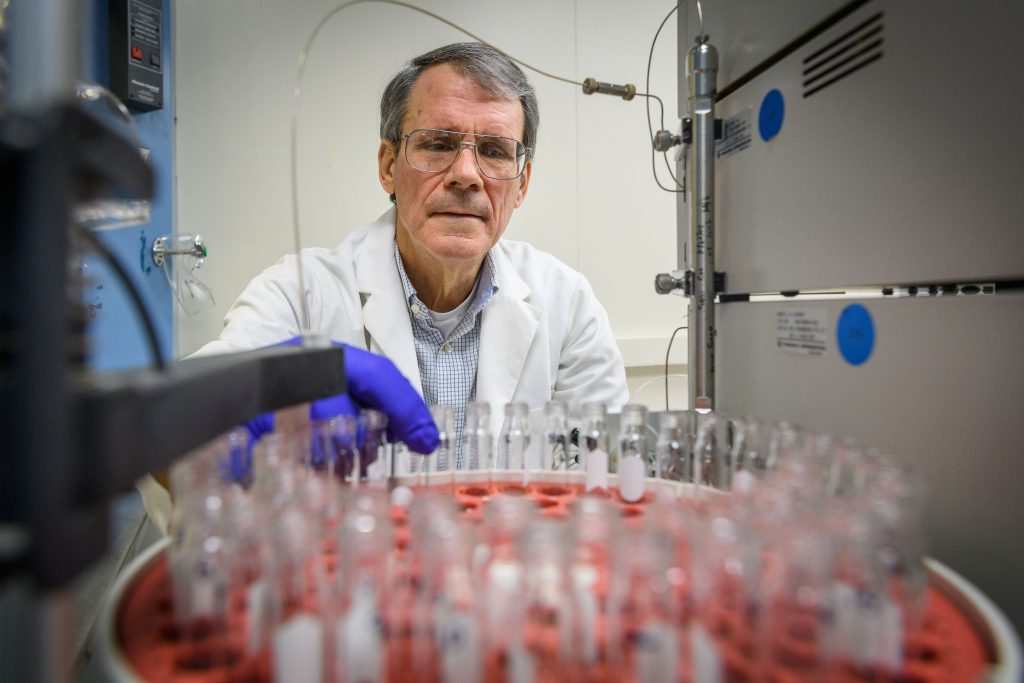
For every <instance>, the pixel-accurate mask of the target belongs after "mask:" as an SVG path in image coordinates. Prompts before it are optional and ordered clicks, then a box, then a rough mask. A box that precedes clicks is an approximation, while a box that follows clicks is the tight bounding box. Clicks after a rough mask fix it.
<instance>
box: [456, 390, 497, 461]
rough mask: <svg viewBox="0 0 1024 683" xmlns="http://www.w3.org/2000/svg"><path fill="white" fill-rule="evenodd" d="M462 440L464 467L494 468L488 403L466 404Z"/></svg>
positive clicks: (472, 402)
mask: <svg viewBox="0 0 1024 683" xmlns="http://www.w3.org/2000/svg"><path fill="white" fill-rule="evenodd" d="M462 442H463V446H462V461H463V463H464V466H465V468H466V469H470V470H488V471H489V470H491V469H493V468H494V443H493V440H492V438H491V406H490V404H489V403H486V402H482V401H471V402H470V403H467V404H466V426H465V429H464V431H463V435H462Z"/></svg>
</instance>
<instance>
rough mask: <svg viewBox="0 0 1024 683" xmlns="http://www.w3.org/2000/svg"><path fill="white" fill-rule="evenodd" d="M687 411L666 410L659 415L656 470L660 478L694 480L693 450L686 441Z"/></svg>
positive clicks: (657, 476)
mask: <svg viewBox="0 0 1024 683" xmlns="http://www.w3.org/2000/svg"><path fill="white" fill-rule="evenodd" d="M687 417H688V416H687V414H686V413H678V412H669V411H665V412H664V413H661V414H660V415H658V440H657V442H656V443H655V448H654V453H655V456H654V468H653V469H654V471H653V472H651V473H650V474H651V475H652V476H654V477H656V478H658V479H671V480H672V481H693V480H694V478H693V452H692V451H691V449H690V448H689V445H688V444H687V442H686V433H687V430H686V428H685V427H686V422H685V420H686V418H687Z"/></svg>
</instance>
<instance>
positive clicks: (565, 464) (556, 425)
mask: <svg viewBox="0 0 1024 683" xmlns="http://www.w3.org/2000/svg"><path fill="white" fill-rule="evenodd" d="M569 460H570V455H569V407H568V405H567V404H566V402H565V401H560V400H553V401H548V402H547V404H546V405H545V406H544V467H545V469H548V470H555V471H558V472H566V471H568V470H569V465H570V462H569Z"/></svg>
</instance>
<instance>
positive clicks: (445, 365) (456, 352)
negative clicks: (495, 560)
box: [395, 242, 499, 469]
mask: <svg viewBox="0 0 1024 683" xmlns="http://www.w3.org/2000/svg"><path fill="white" fill-rule="evenodd" d="M395 264H396V265H397V266H398V275H399V277H400V278H401V279H402V289H403V290H404V291H405V299H406V302H407V303H408V309H409V320H410V321H411V322H412V336H413V340H414V343H415V346H416V364H417V365H418V366H419V369H420V383H421V384H422V385H423V399H424V400H425V401H426V402H427V404H428V405H448V406H452V408H453V412H454V413H455V439H454V443H455V444H456V455H455V467H456V468H457V469H463V468H464V467H465V463H464V462H463V457H462V432H463V429H464V428H465V425H466V404H467V403H468V402H470V401H472V400H473V399H474V398H476V369H477V364H478V362H479V360H480V322H481V315H480V312H481V311H482V310H483V309H484V306H486V305H487V302H488V301H490V300H491V297H492V296H494V294H495V293H496V292H497V291H498V285H499V283H498V275H497V272H496V271H495V269H494V259H493V258H492V257H491V253H490V252H487V256H486V257H485V258H484V263H483V267H482V268H481V270H480V278H479V280H478V281H477V285H476V287H475V288H474V290H473V294H472V295H471V296H473V302H472V303H471V304H470V306H469V309H468V310H467V311H466V314H465V315H464V316H463V318H462V320H460V321H459V323H458V325H457V326H456V327H455V330H454V331H452V333H451V335H450V336H449V337H448V338H447V339H445V338H444V336H443V335H442V334H441V331H440V330H438V329H437V328H436V327H435V326H434V321H433V319H432V318H431V317H430V312H429V310H428V309H427V306H426V305H425V304H424V303H423V302H422V301H420V298H419V297H418V296H417V295H416V290H415V289H414V288H413V286H412V283H411V282H410V281H409V276H408V275H406V273H405V266H404V265H403V264H402V257H401V255H400V254H399V253H398V242H395ZM444 465H445V463H438V466H444Z"/></svg>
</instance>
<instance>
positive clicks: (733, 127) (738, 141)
mask: <svg viewBox="0 0 1024 683" xmlns="http://www.w3.org/2000/svg"><path fill="white" fill-rule="evenodd" d="M753 121H754V110H753V109H751V108H750V107H747V108H746V109H744V110H743V111H741V112H740V113H739V114H736V116H733V117H732V118H728V119H726V120H725V121H724V122H723V123H722V139H721V140H719V141H718V142H717V143H716V144H715V158H716V159H724V158H725V157H728V156H732V155H733V154H739V153H740V152H742V151H743V150H745V149H747V148H748V147H750V141H751V138H752V136H753V134H754V125H753Z"/></svg>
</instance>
